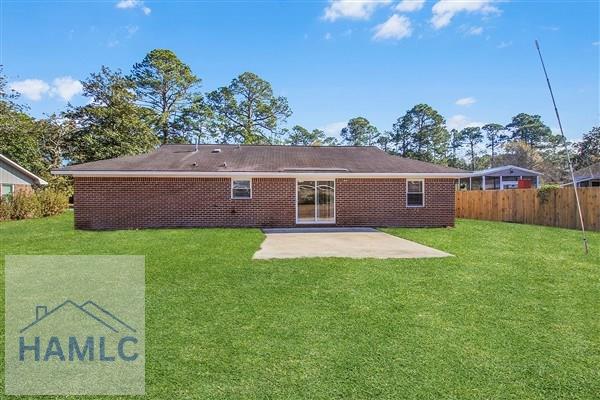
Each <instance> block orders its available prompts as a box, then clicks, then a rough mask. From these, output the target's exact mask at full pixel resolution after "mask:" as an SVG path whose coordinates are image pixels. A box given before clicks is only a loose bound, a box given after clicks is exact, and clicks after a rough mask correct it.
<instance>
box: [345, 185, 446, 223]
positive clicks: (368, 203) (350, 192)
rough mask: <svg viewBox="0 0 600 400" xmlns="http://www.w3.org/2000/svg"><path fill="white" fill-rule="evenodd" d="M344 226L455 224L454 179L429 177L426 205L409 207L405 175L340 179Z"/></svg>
mask: <svg viewBox="0 0 600 400" xmlns="http://www.w3.org/2000/svg"><path fill="white" fill-rule="evenodd" d="M336 222H337V225H342V226H408V227H411V226H415V227H434V226H454V180H453V179H425V206H424V207H406V180H405V179H338V180H337V181H336Z"/></svg>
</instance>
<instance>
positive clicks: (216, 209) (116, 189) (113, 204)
mask: <svg viewBox="0 0 600 400" xmlns="http://www.w3.org/2000/svg"><path fill="white" fill-rule="evenodd" d="M295 185H296V181H295V180H294V179H289V178H288V179H283V178H277V179H263V178H255V179H253V180H252V199H236V200H232V199H231V180H230V179H229V178H75V197H74V200H75V227H76V228H80V229H124V228H151V227H191V226H293V225H294V224H295V221H296V219H295V203H294V202H295V199H296V197H295V196H296V187H295Z"/></svg>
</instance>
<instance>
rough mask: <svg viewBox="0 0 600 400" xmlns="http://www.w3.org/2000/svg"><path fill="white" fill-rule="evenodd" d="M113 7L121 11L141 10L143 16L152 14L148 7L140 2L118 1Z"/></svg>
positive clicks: (137, 0)
mask: <svg viewBox="0 0 600 400" xmlns="http://www.w3.org/2000/svg"><path fill="white" fill-rule="evenodd" d="M115 7H117V8H120V9H123V10H125V9H133V8H139V9H140V10H142V12H143V13H144V15H150V13H151V12H152V10H151V9H150V7H147V6H145V5H144V2H143V1H142V0H119V1H118V2H117V4H116V5H115Z"/></svg>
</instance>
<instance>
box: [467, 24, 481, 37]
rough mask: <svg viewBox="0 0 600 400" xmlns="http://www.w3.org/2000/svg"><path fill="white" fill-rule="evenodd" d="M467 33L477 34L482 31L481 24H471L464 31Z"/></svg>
mask: <svg viewBox="0 0 600 400" xmlns="http://www.w3.org/2000/svg"><path fill="white" fill-rule="evenodd" d="M465 33H466V34H467V35H471V36H477V35H481V34H482V33H483V27H481V26H472V27H470V28H469V29H467V31H466V32H465Z"/></svg>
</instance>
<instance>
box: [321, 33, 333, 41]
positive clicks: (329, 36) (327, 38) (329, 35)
mask: <svg viewBox="0 0 600 400" xmlns="http://www.w3.org/2000/svg"><path fill="white" fill-rule="evenodd" d="M323 38H324V39H325V40H331V38H332V36H331V33H329V32H327V33H326V34H325V36H323Z"/></svg>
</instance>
